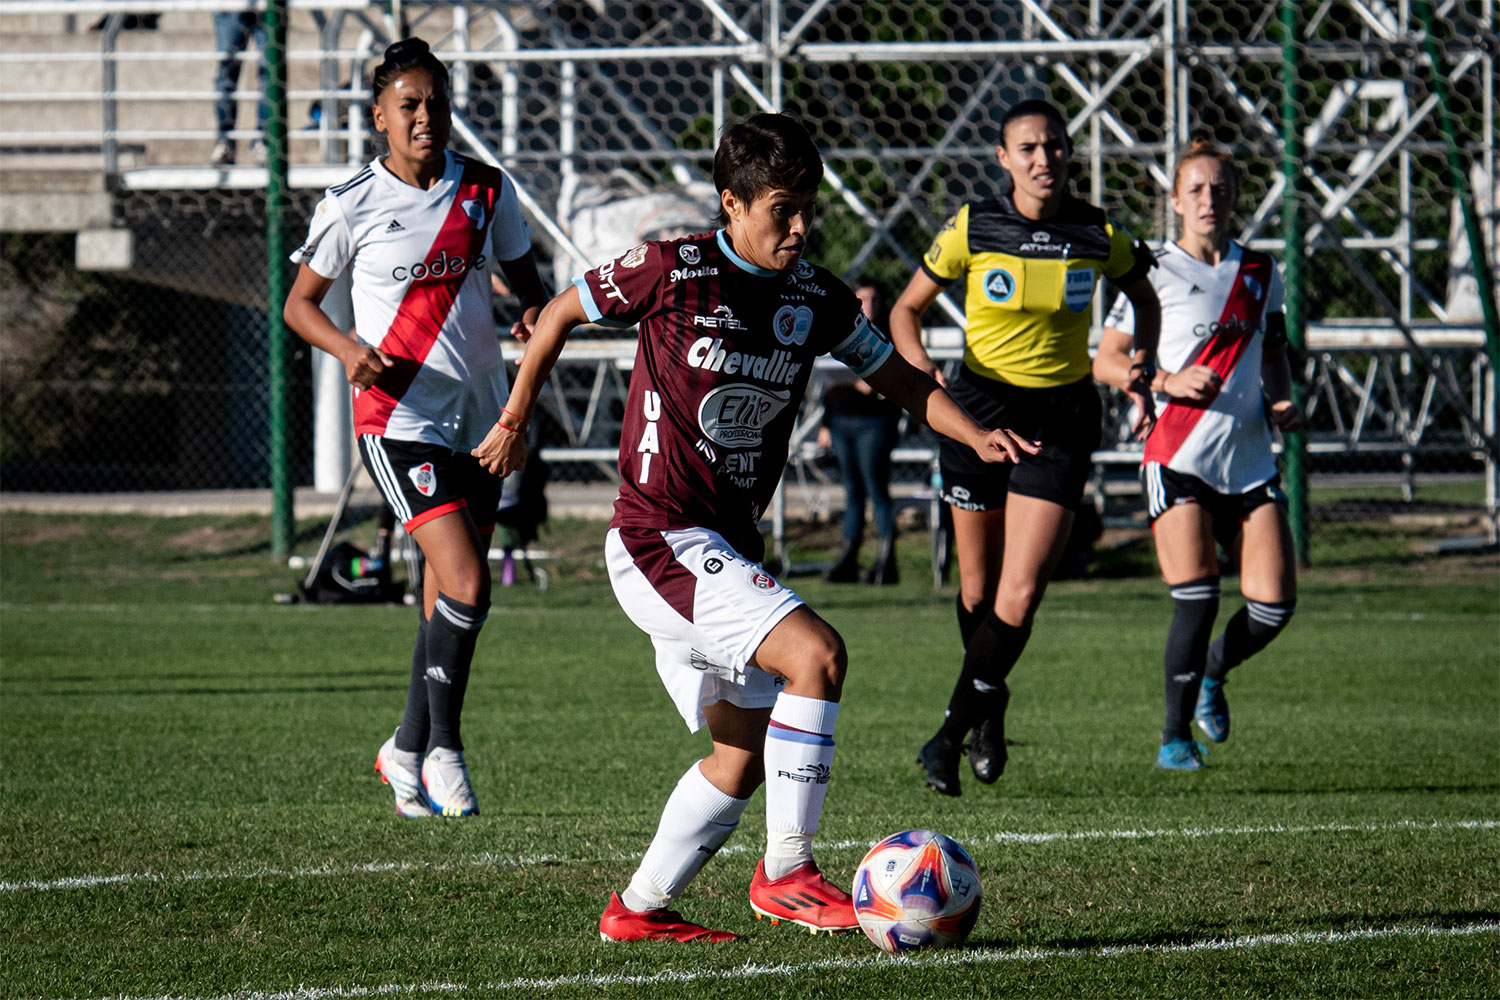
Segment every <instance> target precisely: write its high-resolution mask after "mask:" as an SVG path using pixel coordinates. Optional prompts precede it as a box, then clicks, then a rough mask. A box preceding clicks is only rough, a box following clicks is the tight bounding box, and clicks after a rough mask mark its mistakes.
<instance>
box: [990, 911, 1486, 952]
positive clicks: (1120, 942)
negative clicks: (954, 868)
mask: <svg viewBox="0 0 1500 1000" xmlns="http://www.w3.org/2000/svg"><path fill="white" fill-rule="evenodd" d="M1497 920H1500V910H1485V909H1478V910H1417V909H1410V910H1400V909H1397V910H1389V911H1387V912H1384V913H1345V914H1327V915H1324V916H1322V917H1320V918H1319V919H1317V920H1303V921H1297V920H1292V921H1286V920H1276V921H1274V922H1273V921H1272V920H1269V919H1267V920H1252V921H1245V922H1240V923H1236V924H1235V925H1234V926H1233V927H1213V926H1208V925H1206V924H1200V925H1198V926H1196V927H1190V928H1187V929H1184V930H1174V931H1158V932H1155V933H1150V932H1147V933H1142V934H1122V935H1117V936H1114V937H1104V936H1096V935H1083V936H1079V937H1063V938H1051V939H1042V940H1030V939H1028V940H1017V939H1016V938H1006V937H990V938H970V939H969V940H968V942H966V943H965V945H964V947H965V948H994V949H997V950H1004V949H1008V948H1044V949H1056V950H1058V951H1079V952H1091V951H1098V950H1101V949H1104V948H1173V947H1184V946H1187V945H1193V944H1198V943H1200V942H1202V941H1210V940H1219V941H1223V940H1232V939H1239V938H1247V937H1260V936H1264V935H1272V934H1319V933H1331V934H1349V933H1356V932H1358V931H1362V930H1369V929H1371V928H1387V927H1402V926H1437V927H1441V928H1457V927H1463V926H1466V925H1468V924H1473V923H1482V922H1494V921H1497Z"/></svg>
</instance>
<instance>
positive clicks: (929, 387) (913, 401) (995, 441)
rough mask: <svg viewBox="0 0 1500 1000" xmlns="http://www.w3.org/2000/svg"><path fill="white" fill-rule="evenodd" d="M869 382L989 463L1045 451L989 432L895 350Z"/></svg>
mask: <svg viewBox="0 0 1500 1000" xmlns="http://www.w3.org/2000/svg"><path fill="white" fill-rule="evenodd" d="M865 381H866V382H868V383H870V386H871V387H872V388H873V389H874V390H875V391H876V392H878V393H880V394H881V395H882V396H884V397H886V398H887V399H889V400H892V401H894V402H895V403H896V404H897V405H898V406H900V407H901V408H902V409H904V410H906V412H908V413H910V414H911V415H912V416H914V417H916V418H918V419H919V420H922V421H923V422H924V423H926V424H927V426H929V427H931V428H932V429H933V430H935V431H937V432H938V433H939V434H941V435H943V436H944V437H950V438H952V439H953V440H955V441H961V442H963V443H964V444H966V445H968V446H969V447H971V448H973V449H974V451H975V452H976V453H978V455H979V457H980V458H982V459H984V460H985V461H986V462H1018V461H1020V459H1021V455H1022V453H1023V452H1024V453H1026V454H1029V455H1035V454H1036V453H1037V452H1038V451H1041V445H1040V444H1039V443H1038V442H1036V441H1028V440H1026V439H1025V438H1023V437H1021V436H1020V435H1019V434H1016V433H1015V432H1014V431H1010V430H1006V429H1005V428H996V429H995V430H985V429H984V428H983V427H981V426H979V425H978V424H976V423H975V422H974V419H973V418H972V417H970V416H969V415H968V414H967V413H965V412H964V411H963V408H962V407H961V406H959V405H958V404H957V403H955V402H954V401H953V399H952V397H951V396H949V395H948V393H947V392H945V391H944V390H943V387H942V386H940V385H938V384H937V382H936V381H934V380H933V378H932V376H931V375H928V374H927V373H926V372H923V371H919V370H917V369H916V368H914V367H912V365H911V364H910V363H909V362H908V361H907V360H906V359H905V358H903V357H902V356H901V355H900V354H899V353H897V352H895V351H892V352H891V356H890V357H889V358H887V359H886V361H885V364H883V365H881V366H880V367H879V368H877V369H875V370H874V371H873V372H871V373H870V374H868V375H866V376H865Z"/></svg>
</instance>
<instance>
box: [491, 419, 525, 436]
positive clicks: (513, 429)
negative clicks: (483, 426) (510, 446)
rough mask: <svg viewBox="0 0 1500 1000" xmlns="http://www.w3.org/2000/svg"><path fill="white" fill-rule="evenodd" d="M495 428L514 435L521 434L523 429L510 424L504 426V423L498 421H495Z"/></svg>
mask: <svg viewBox="0 0 1500 1000" xmlns="http://www.w3.org/2000/svg"><path fill="white" fill-rule="evenodd" d="M495 426H496V427H498V428H500V429H501V430H503V431H510V432H511V433H512V434H519V433H521V428H519V427H512V426H510V425H509V424H503V423H501V422H500V421H498V420H496V421H495Z"/></svg>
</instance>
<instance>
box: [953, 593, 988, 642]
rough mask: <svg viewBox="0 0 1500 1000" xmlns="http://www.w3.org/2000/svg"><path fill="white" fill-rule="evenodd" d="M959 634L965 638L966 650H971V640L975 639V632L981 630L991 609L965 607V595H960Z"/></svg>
mask: <svg viewBox="0 0 1500 1000" xmlns="http://www.w3.org/2000/svg"><path fill="white" fill-rule="evenodd" d="M956 603H957V604H958V634H959V635H961V636H963V639H964V648H965V649H968V648H969V640H970V639H972V638H974V630H975V629H977V628H979V626H980V624H981V623H982V622H983V621H984V616H985V615H986V614H988V613H989V610H990V609H989V608H987V607H984V606H983V605H980V606H979V607H977V608H973V609H970V608H966V607H964V595H963V594H959V595H958V601H957V602H956Z"/></svg>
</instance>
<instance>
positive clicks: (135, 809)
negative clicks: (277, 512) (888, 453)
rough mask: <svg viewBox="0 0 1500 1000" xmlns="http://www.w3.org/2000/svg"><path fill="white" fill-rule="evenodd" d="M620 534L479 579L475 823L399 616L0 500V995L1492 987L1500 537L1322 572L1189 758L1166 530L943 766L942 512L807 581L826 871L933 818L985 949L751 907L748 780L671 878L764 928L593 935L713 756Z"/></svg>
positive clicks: (253, 567)
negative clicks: (830, 655) (947, 947)
mask: <svg viewBox="0 0 1500 1000" xmlns="http://www.w3.org/2000/svg"><path fill="white" fill-rule="evenodd" d="M309 527H310V528H311V526H309ZM602 530H603V529H602V526H600V525H586V524H563V525H558V526H555V527H554V528H553V529H552V531H553V535H552V536H551V538H552V541H551V543H550V544H560V545H561V546H562V547H563V548H564V549H565V550H566V558H565V559H564V561H563V562H562V563H561V564H558V565H554V566H553V567H552V569H553V574H554V582H553V584H552V586H551V588H550V589H549V590H547V591H546V592H545V593H543V592H540V591H538V590H537V589H535V588H533V587H530V586H516V587H511V588H508V589H501V588H497V589H496V602H495V611H494V612H493V613H492V614H491V616H490V619H489V624H488V626H487V627H486V629H485V632H484V634H483V636H482V638H481V640H480V647H479V652H478V657H477V665H476V669H475V674H474V678H473V681H472V684H471V687H470V689H469V694H468V702H467V708H466V713H465V720H464V733H465V740H466V742H467V744H468V756H469V761H470V767H471V770H472V773H473V775H474V782H475V787H476V790H477V792H478V794H479V798H480V804H481V808H482V815H481V816H479V817H477V818H474V819H471V820H465V821H443V820H421V821H413V820H402V819H400V818H398V817H397V816H396V815H395V814H394V810H393V808H392V804H391V799H390V795H389V793H388V792H387V791H386V789H385V787H384V786H383V785H381V784H380V782H379V780H378V779H377V777H376V776H375V775H374V773H373V771H372V769H371V764H372V761H373V758H374V754H375V750H376V748H377V747H378V746H379V744H380V742H381V741H382V740H383V739H384V738H385V737H386V736H387V735H389V733H390V731H391V728H392V727H393V726H394V725H395V723H396V722H397V720H398V718H399V714H400V710H401V702H402V698H403V694H404V690H405V684H406V672H407V667H406V664H407V656H408V650H409V643H410V639H411V636H412V632H413V627H414V612H413V611H411V610H410V609H402V608H386V607H378V608H369V607H364V608H361V607H327V606H322V607H309V606H291V607H287V606H276V605H274V604H272V603H271V601H270V599H269V598H270V595H271V593H272V592H273V591H275V590H288V589H291V586H292V583H293V574H292V573H291V572H289V571H288V570H286V569H284V568H278V567H276V566H275V565H274V564H273V563H272V562H271V560H270V559H269V557H268V556H267V554H266V552H265V549H264V541H263V540H264V538H265V537H266V525H265V523H264V522H263V521H261V520H258V519H233V520H231V519H217V520H216V519H211V518H187V519H182V518H177V519H138V518H124V517H64V516H43V515H31V514H18V513H7V514H6V515H5V516H4V518H3V521H0V543H3V547H0V762H3V766H0V796H3V801H4V804H5V807H4V809H3V812H0V929H3V930H0V935H3V936H0V984H3V985H0V993H3V994H4V995H5V996H7V997H83V998H103V997H131V998H135V997H140V998H147V997H150V998H166V997H185V998H223V997H236V998H245V1000H250V998H269V997H288V998H290V997H307V998H342V997H366V996H368V997H386V996H399V997H449V996H496V997H518V998H521V997H601V996H602V997H725V998H742V997H743V998H761V997H765V996H767V995H776V996H788V997H848V998H860V997H949V996H955V997H956V996H970V997H1032V996H1038V997H1040V996H1152V997H1156V996H1214V997H1282V996H1349V997H1375V996H1392V997H1406V996H1410V997H1427V996H1443V997H1450V996H1494V995H1497V994H1500V962H1497V961H1496V955H1497V953H1500V948H1497V944H1500V740H1497V736H1500V732H1497V730H1500V574H1497V572H1496V563H1495V560H1494V559H1493V557H1486V558H1478V559H1466V560H1461V561H1454V560H1448V561H1443V560H1429V561H1425V562H1424V561H1418V560H1401V559H1395V560H1388V561H1386V562H1384V563H1380V564H1377V565H1375V566H1373V567H1365V568H1361V567H1351V566H1349V565H1343V566H1339V567H1336V568H1330V569H1322V570H1314V571H1312V572H1310V573H1308V574H1307V575H1305V577H1304V578H1303V581H1302V586H1301V595H1300V603H1299V606H1298V611H1297V615H1296V618H1295V619H1294V620H1293V623H1292V625H1291V626H1290V628H1289V630H1288V631H1287V632H1286V633H1285V634H1284V635H1283V636H1282V638H1281V639H1280V640H1279V641H1278V642H1277V643H1276V644H1275V645H1274V646H1272V647H1271V649H1270V650H1269V651H1268V652H1267V653H1265V654H1264V655H1262V656H1261V657H1260V658H1258V659H1256V660H1253V661H1251V663H1249V664H1247V665H1246V666H1244V667H1243V668H1241V669H1239V670H1238V671H1236V672H1235V674H1234V675H1232V677H1231V682H1230V685H1229V688H1228V693H1229V695H1230V699H1231V704H1232V706H1233V708H1234V713H1235V715H1234V733H1233V736H1232V738H1231V739H1230V741H1229V742H1227V743H1225V744H1224V745H1222V746H1215V747H1212V748H1211V753H1210V756H1209V764H1210V767H1209V768H1208V770H1206V771H1204V772H1202V773H1198V774H1168V773H1164V772H1160V771H1157V770H1155V769H1154V768H1153V767H1152V762H1153V759H1154V750H1155V743H1156V735H1157V730H1158V729H1159V727H1160V724H1161V718H1160V716H1161V704H1160V702H1161V685H1162V681H1161V666H1160V662H1161V645H1162V640H1163V637H1164V635H1165V631H1166V627H1167V622H1168V617H1169V614H1170V602H1169V600H1168V598H1167V597H1166V595H1165V593H1164V588H1163V587H1162V586H1161V585H1160V584H1159V583H1157V582H1156V581H1155V579H1154V578H1153V576H1152V575H1151V573H1150V565H1149V555H1148V554H1147V553H1145V552H1144V551H1142V552H1140V553H1139V558H1137V559H1136V565H1135V566H1134V568H1130V567H1125V568H1120V567H1118V566H1117V567H1115V569H1114V570H1112V572H1114V576H1112V577H1111V578H1104V579H1090V580H1086V581H1078V582H1060V583H1058V584H1055V585H1054V587H1053V589H1052V591H1051V592H1050V593H1049V595H1048V597H1047V600H1046V602H1045V603H1044V605H1043V607H1042V611H1041V613H1040V616H1039V619H1038V623H1037V627H1036V630H1035V635H1034V637H1033V639H1032V642H1031V646H1030V648H1029V649H1028V650H1027V653H1026V655H1025V657H1024V658H1023V660H1022V661H1021V663H1020V665H1019V666H1018V667H1017V669H1016V672H1015V673H1014V674H1013V675H1012V685H1013V688H1014V699H1013V702H1012V708H1011V715H1010V719H1011V724H1010V734H1011V736H1012V737H1013V738H1014V739H1015V740H1017V741H1019V744H1020V745H1017V746H1014V747H1012V750H1011V759H1010V766H1009V769H1008V770H1007V773H1006V774H1005V776H1004V778H1002V780H1001V781H1000V783H999V784H998V785H996V786H994V787H990V788H985V787H981V786H979V785H978V784H977V782H975V781H973V780H972V778H970V780H968V781H967V782H966V783H965V790H964V795H963V797H962V798H960V799H956V800H951V799H943V798H939V797H937V796H935V795H934V794H932V793H931V792H928V791H926V790H925V789H923V787H922V783H921V777H920V772H919V771H918V769H917V767H916V765H915V763H914V757H915V752H916V750H917V748H918V746H920V745H921V743H922V741H923V740H924V739H925V738H926V737H927V736H928V735H929V731H930V730H931V729H932V728H933V727H934V726H935V724H936V722H937V720H938V718H939V716H940V714H941V711H942V707H943V705H944V704H945V702H946V699H947V695H948V691H949V689H950V686H951V683H952V680H953V677H954V675H955V672H956V669H957V662H958V659H957V658H958V649H957V638H956V628H955V626H954V623H953V610H952V609H953V592H952V588H951V587H949V588H948V589H946V590H944V591H938V592H934V591H933V590H931V589H930V586H929V582H930V581H928V580H927V579H924V576H925V566H924V565H923V563H922V562H921V561H920V559H919V558H918V554H917V551H916V550H917V549H919V548H920V545H918V544H917V543H916V540H915V539H913V542H912V544H910V545H909V546H907V549H908V551H907V552H906V556H907V558H908V559H909V560H911V561H909V562H908V563H906V564H904V565H903V573H904V579H903V583H902V584H901V585H900V586H899V587H896V588H882V589H875V588H868V587H834V586H829V585H825V584H822V583H821V582H820V581H817V580H815V579H792V580H790V581H789V582H790V583H791V585H792V586H794V587H795V588H796V589H798V590H799V592H801V593H802V594H803V596H804V597H806V598H807V599H808V601H809V603H810V604H811V605H812V606H813V607H814V608H815V609H816V610H818V611H819V612H820V613H821V614H822V615H823V616H824V617H825V618H827V619H828V620H829V621H830V622H831V623H833V625H834V626H835V627H837V628H838V629H839V630H840V632H841V633H842V634H843V635H844V636H845V638H846V640H847V642H848V646H849V653H850V663H851V666H850V672H849V679H848V682H847V685H846V688H845V696H844V710H843V712H842V714H841V716H840V719H839V730H838V734H837V738H838V753H837V756H836V758H835V769H834V776H833V782H832V784H831V786H830V790H829V796H828V805H827V810H826V812H825V814H824V819H823V826H822V829H821V831H820V832H819V835H818V841H817V844H818V847H817V850H818V857H819V860H820V862H821V863H822V865H823V867H824V869H825V871H827V873H828V874H829V876H830V877H831V878H833V879H835V880H837V881H839V882H843V883H845V884H847V883H848V882H849V880H850V879H851V877H852V875H853V871H854V868H855V866H856V865H857V864H858V862H859V859H860V858H861V857H862V855H863V853H864V851H865V850H866V848H867V847H868V846H869V845H870V844H872V843H874V842H875V841H877V840H879V839H880V838H881V837H884V836H885V835H887V834H890V833H894V832H896V831H899V830H903V829H907V828H913V827H922V828H930V829H936V830H940V831H942V832H944V833H947V834H949V835H951V836H953V837H955V838H957V839H958V840H959V841H960V842H961V843H963V844H964V845H965V846H966V847H967V848H968V850H969V851H970V853H971V854H972V855H973V856H974V858H975V861H976V862H977V864H978V866H979V870H980V873H981V875H982V878H983V885H984V902H983V912H982V915H981V917H980V920H979V924H978V926H977V927H976V929H975V931H974V933H973V935H972V937H971V938H970V940H969V943H968V946H967V947H966V948H963V949H959V950H954V951H947V952H929V953H923V954H919V955H918V956H917V957H915V958H914V959H911V960H908V961H895V960H892V959H890V958H888V957H886V956H884V955H881V954H880V953H878V952H877V951H876V950H875V949H874V948H873V947H872V946H871V945H870V944H869V943H868V942H867V941H866V940H865V939H864V938H863V937H862V936H860V935H844V936H841V937H837V938H831V939H830V938H826V937H820V938H812V937H810V936H808V935H807V934H805V933H800V932H797V931H796V930H794V929H792V928H790V927H788V926H785V925H784V926H781V927H775V928H773V927H771V926H770V925H769V924H765V923H757V922H756V921H755V920H754V919H753V916H752V914H751V912H750V909H749V906H748V904H747V902H746V899H745V889H746V886H747V885H748V882H749V879H750V875H751V873H752V871H753V869H754V864H755V858H756V857H757V855H758V852H759V851H760V849H761V847H762V846H763V843H764V826H763V822H762V818H763V815H764V814H763V811H762V796H761V795H759V794H757V796H756V800H755V801H754V802H753V803H752V804H751V806H750V808H749V810H748V811H747V812H746V816H745V820H744V822H743V823H742V825H741V828H740V830H739V831H738V832H737V833H736V835H735V837H734V838H733V839H732V840H731V841H730V843H729V845H728V846H727V847H726V848H725V849H724V850H723V851H722V852H721V853H720V855H719V856H718V857H716V858H715V859H713V860H712V861H711V862H710V863H709V865H708V867H707V868H706V869H705V870H704V872H703V874H702V875H701V876H700V878H699V879H698V881H697V882H696V883H695V884H694V885H693V886H692V887H691V889H690V890H689V891H688V893H687V894H686V896H685V897H684V898H683V899H682V900H681V901H680V904H679V905H680V908H681V909H682V910H683V911H684V913H685V914H686V915H687V916H689V917H690V918H693V919H697V920H700V921H702V922H705V923H708V924H711V925H713V926H717V927H724V928H727V929H730V930H733V931H736V932H738V933H741V934H743V935H744V940H742V941H740V942H738V943H734V944H730V945H723V946H677V945H665V944H644V945H617V944H607V943H603V942H601V941H600V940H599V938H598V933H597V922H598V917H599V912H600V910H601V909H602V907H603V905H604V902H605V900H606V898H607V895H608V893H609V892H610V890H612V889H617V888H621V887H623V885H624V884H625V882H626V881H627V879H628V878H629V875H630V873H631V871H632V870H633V868H634V865H635V861H636V860H637V859H638V858H639V855H640V852H641V851H642V850H643V849H644V848H645V846H646V844H647V842H648V840H649V839H650V837H651V835H652V832H653V831H654V828H655V824H656V820H657V816H658V812H659V809H660V807H661V805H662V803H663V801H664V800H665V797H666V795H667V793H668V792H669V790H670V789H671V787H672V785H673V783H674V782H675V781H676V780H677V777H678V775H680V774H681V772H682V771H683V770H684V769H685V768H686V767H687V766H688V765H689V764H690V763H691V762H692V761H693V760H695V759H696V758H697V757H698V756H700V755H701V754H702V753H704V752H705V750H706V736H705V735H702V734H700V735H699V736H697V737H693V736H689V735H688V733H687V731H686V729H685V728H684V727H683V726H682V724H681V722H680V721H679V720H678V719H677V717H676V715H675V713H674V712H673V710H672V709H671V706H670V705H669V703H668V701H667V698H666V695H665V694H664V692H663V691H662V690H661V688H660V685H659V684H658V682H657V680H656V676H655V672H654V669H653V666H652V655H651V649H650V646H649V643H648V642H647V640H646V638H645V637H644V636H642V635H641V634H639V633H638V632H637V631H636V630H635V629H634V628H633V627H632V626H631V625H630V624H629V622H628V621H627V620H626V619H625V617H624V615H623V614H622V613H621V612H620V611H619V609H618V608H617V607H616V605H615V603H614V600H613V597H612V595H611V593H610V591H609V586H608V583H607V581H606V580H605V578H604V574H603V571H602V566H601V564H600V558H601V557H600V553H599V549H600V544H601V542H602ZM548 543H549V542H548V539H547V538H546V537H544V544H548ZM310 544H311V543H308V544H307V545H304V546H302V547H303V548H308V547H309V546H310ZM1225 594H1226V596H1225V600H1224V602H1223V612H1222V613H1221V618H1222V616H1226V615H1227V614H1228V613H1229V612H1230V611H1232V610H1234V609H1236V608H1237V607H1238V606H1239V605H1238V596H1237V592H1236V589H1235V586H1234V583H1233V581H1226V586H1225ZM964 773H965V775H967V771H965V772H964Z"/></svg>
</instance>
